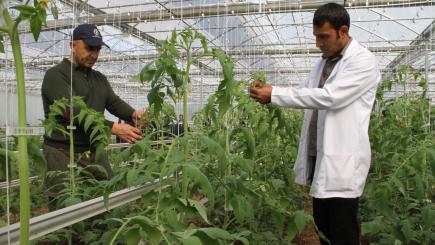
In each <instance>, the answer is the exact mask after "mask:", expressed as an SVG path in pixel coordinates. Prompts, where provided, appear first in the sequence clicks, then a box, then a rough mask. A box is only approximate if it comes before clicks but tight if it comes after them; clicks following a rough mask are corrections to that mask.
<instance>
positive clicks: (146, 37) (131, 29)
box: [47, 0, 213, 71]
mask: <svg viewBox="0 0 435 245" xmlns="http://www.w3.org/2000/svg"><path fill="white" fill-rule="evenodd" d="M61 2H63V3H64V4H67V5H70V6H72V5H73V4H74V2H76V4H79V6H80V8H83V9H89V12H90V13H92V14H95V15H96V16H101V15H111V16H112V17H113V14H108V13H106V12H104V11H102V10H100V9H98V8H94V7H93V6H91V5H89V4H87V1H86V2H84V1H79V0H76V1H72V0H61ZM77 12H80V11H77ZM78 20H79V21H78V23H85V22H87V18H85V19H83V18H78ZM89 23H93V22H89ZM111 23H113V22H109V23H108V25H112V24H111ZM116 23H120V25H119V27H120V29H121V31H122V32H128V33H130V34H131V35H133V36H135V37H137V38H139V39H141V40H143V41H147V42H149V43H151V44H153V45H156V44H157V42H158V39H157V38H155V37H153V36H151V35H149V34H148V33H146V32H143V31H141V30H139V29H137V28H136V27H134V26H131V25H129V24H128V23H127V22H118V21H117V22H116ZM94 24H96V23H94ZM71 25H72V20H71ZM71 25H70V26H69V27H71ZM47 26H49V25H48V23H47ZM55 27H56V29H59V28H58V26H56V25H55ZM119 27H118V26H116V28H119ZM123 55H125V54H123ZM127 57H130V55H128V56H127ZM196 65H198V66H199V67H201V68H202V69H204V70H211V71H213V69H212V68H210V67H209V66H207V65H205V64H203V63H201V62H198V63H197V64H196Z"/></svg>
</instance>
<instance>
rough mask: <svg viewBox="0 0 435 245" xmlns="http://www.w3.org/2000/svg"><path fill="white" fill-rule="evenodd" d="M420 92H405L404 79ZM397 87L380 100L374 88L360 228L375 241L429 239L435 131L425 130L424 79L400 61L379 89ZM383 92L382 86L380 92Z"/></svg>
mask: <svg viewBox="0 0 435 245" xmlns="http://www.w3.org/2000/svg"><path fill="white" fill-rule="evenodd" d="M410 82H413V83H416V84H419V86H420V87H421V92H410V91H407V90H406V88H407V86H408V83H410ZM397 85H399V86H403V88H404V91H405V92H404V94H403V95H402V96H400V97H396V98H392V99H384V97H383V96H382V93H380V92H379V91H378V96H377V101H376V110H375V111H374V113H373V115H372V119H371V125H370V137H371V142H372V151H373V153H372V155H373V158H372V159H373V160H372V169H371V172H370V175H369V182H368V184H367V187H366V190H365V194H364V198H363V202H364V205H363V208H362V212H363V219H364V221H365V223H363V226H362V228H363V233H364V234H367V235H370V236H371V237H373V239H374V240H375V241H376V242H379V243H381V244H394V243H397V242H400V243H402V244H432V243H433V242H434V241H435V237H434V236H433V234H434V232H435V229H434V225H433V224H432V223H433V222H431V221H429V219H428V218H431V217H432V216H433V215H434V214H433V212H434V208H435V205H434V204H433V201H434V189H433V185H434V171H433V170H434V163H435V157H434V155H433V152H434V150H433V149H435V135H434V133H433V131H430V121H429V107H430V105H429V100H428V98H427V97H426V90H427V83H426V80H425V79H424V78H423V77H422V74H421V73H419V72H414V71H413V70H412V68H411V67H410V66H403V67H401V68H400V71H399V73H398V75H397V78H396V79H395V80H389V81H386V82H384V83H383V84H381V85H380V88H379V90H381V91H382V90H389V89H391V88H392V86H397ZM382 92H383V91H382ZM432 218H433V217H432Z"/></svg>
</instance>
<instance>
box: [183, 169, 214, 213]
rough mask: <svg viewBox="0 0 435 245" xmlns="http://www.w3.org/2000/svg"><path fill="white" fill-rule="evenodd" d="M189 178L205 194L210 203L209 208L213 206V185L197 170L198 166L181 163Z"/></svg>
mask: <svg viewBox="0 0 435 245" xmlns="http://www.w3.org/2000/svg"><path fill="white" fill-rule="evenodd" d="M183 166H184V167H185V170H186V171H187V174H188V175H189V178H190V179H191V180H192V181H193V182H194V184H195V185H198V186H199V187H200V189H201V191H202V192H203V193H204V194H205V195H207V197H208V201H209V203H210V209H213V207H214V192H213V187H212V185H211V183H210V181H209V180H208V178H207V177H206V176H205V175H204V174H203V173H202V172H201V171H200V170H199V168H198V167H196V166H194V165H190V164H188V165H183Z"/></svg>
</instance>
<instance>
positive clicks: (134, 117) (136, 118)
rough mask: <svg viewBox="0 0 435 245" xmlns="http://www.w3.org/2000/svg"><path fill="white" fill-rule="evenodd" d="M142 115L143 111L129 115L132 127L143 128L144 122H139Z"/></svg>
mask: <svg viewBox="0 0 435 245" xmlns="http://www.w3.org/2000/svg"><path fill="white" fill-rule="evenodd" d="M143 113H144V110H143V109H141V110H137V111H135V112H133V114H131V120H132V121H133V123H134V125H136V127H137V126H139V127H140V128H145V127H146V126H147V125H146V120H141V117H142V115H143Z"/></svg>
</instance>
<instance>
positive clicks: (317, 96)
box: [271, 40, 380, 198]
mask: <svg viewBox="0 0 435 245" xmlns="http://www.w3.org/2000/svg"><path fill="white" fill-rule="evenodd" d="M325 61H326V60H325V59H322V58H320V60H319V61H318V62H317V64H316V66H315V67H314V69H313V70H312V72H311V73H310V75H309V76H308V78H307V79H306V80H305V82H304V83H302V84H301V86H300V88H291V87H290V88H278V87H273V88H272V97H271V101H272V103H273V104H276V105H279V106H284V107H291V108H300V109H307V110H305V116H304V124H303V126H302V132H301V141H300V143H299V149H298V156H297V159H296V163H295V166H294V171H295V175H296V183H299V184H303V185H309V184H310V183H309V180H308V178H309V174H310V173H309V168H308V127H309V124H310V120H311V116H312V113H313V111H312V110H311V109H318V110H319V112H318V121H317V161H316V168H315V172H314V177H313V181H312V183H311V190H310V195H311V196H313V197H316V198H331V197H343V198H355V197H359V196H361V194H362V192H363V190H364V185H365V181H366V178H367V174H368V171H369V168H370V160H371V152H370V142H369V136H368V127H369V120H370V113H371V110H372V107H373V103H374V100H375V95H376V88H377V85H378V83H379V81H380V73H379V68H378V64H377V61H376V58H375V56H374V55H373V54H372V53H371V52H370V51H369V50H367V49H366V48H364V47H362V46H361V45H360V44H359V43H358V42H357V41H356V40H352V41H351V43H350V44H349V46H348V48H347V50H346V51H345V53H344V55H343V57H342V58H341V60H340V61H338V63H337V64H336V65H335V68H334V70H333V71H332V72H331V74H330V76H329V78H328V79H327V80H326V82H325V85H324V87H323V88H317V86H318V84H319V79H320V75H321V73H322V70H323V66H324V64H325Z"/></svg>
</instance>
